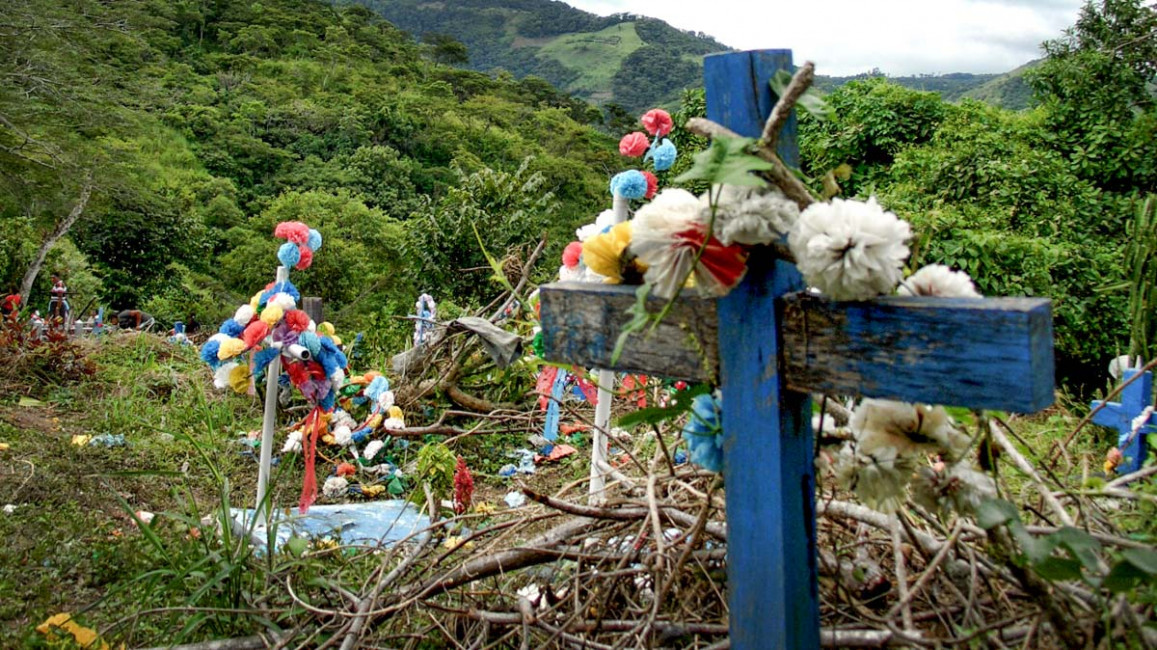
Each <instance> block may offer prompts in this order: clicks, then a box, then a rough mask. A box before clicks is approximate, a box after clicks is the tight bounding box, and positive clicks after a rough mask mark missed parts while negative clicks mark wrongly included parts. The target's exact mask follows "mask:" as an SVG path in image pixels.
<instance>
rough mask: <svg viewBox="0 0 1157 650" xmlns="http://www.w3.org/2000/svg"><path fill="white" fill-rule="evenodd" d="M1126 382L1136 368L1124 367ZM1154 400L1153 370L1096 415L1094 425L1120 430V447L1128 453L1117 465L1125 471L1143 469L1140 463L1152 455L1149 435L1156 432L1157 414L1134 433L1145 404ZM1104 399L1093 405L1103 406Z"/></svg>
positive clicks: (1135, 372)
mask: <svg viewBox="0 0 1157 650" xmlns="http://www.w3.org/2000/svg"><path fill="white" fill-rule="evenodd" d="M1122 374H1123V375H1124V376H1123V377H1122V379H1123V380H1124V381H1129V380H1130V379H1132V378H1133V377H1134V376H1136V374H1137V370H1135V369H1134V370H1125V372H1124V373H1122ZM1152 400H1153V373H1151V372H1146V373H1145V374H1144V375H1143V376H1141V377H1138V378H1137V379H1136V380H1135V381H1134V382H1133V383H1131V384H1129V385H1128V386H1126V387H1125V390H1123V391H1121V401H1120V402H1109V403H1108V404H1105V408H1103V409H1101V410H1100V411H1098V412H1097V413H1095V414H1094V415H1093V424H1099V425H1101V426H1103V427H1110V428H1113V429H1116V430H1117V434H1118V437H1117V447H1118V448H1119V449H1120V450H1121V453H1122V454H1124V455H1125V462H1124V463H1123V464H1122V465H1121V467H1120V468H1118V471H1120V472H1121V473H1123V474H1128V473H1130V472H1135V471H1137V470H1139V469H1141V464H1142V463H1144V462H1145V459H1146V458H1147V457H1148V456H1149V445H1148V442H1147V441H1146V436H1147V435H1148V434H1150V433H1157V414H1152V415H1150V416H1149V419H1148V421H1147V423H1146V424H1145V425H1143V426H1142V427H1141V428H1140V430H1138V431H1137V434H1136V435H1133V419H1134V418H1136V417H1137V416H1139V415H1141V413H1142V412H1144V410H1145V407H1147V406H1149V405H1150V404H1152V403H1153V402H1152ZM1102 403H1103V402H1101V400H1096V401H1094V402H1093V408H1097V407H1099V406H1101V404H1102Z"/></svg>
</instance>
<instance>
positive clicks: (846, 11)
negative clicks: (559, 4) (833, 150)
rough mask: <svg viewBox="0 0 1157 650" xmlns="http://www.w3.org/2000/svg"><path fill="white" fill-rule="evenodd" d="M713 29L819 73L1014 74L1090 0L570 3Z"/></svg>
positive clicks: (734, 43) (733, 42)
mask: <svg viewBox="0 0 1157 650" xmlns="http://www.w3.org/2000/svg"><path fill="white" fill-rule="evenodd" d="M564 1H565V2H566V3H567V4H570V5H572V6H575V7H578V8H579V9H584V10H586V11H590V12H593V13H596V14H600V15H604V16H605V15H608V14H612V13H619V12H628V13H633V14H642V15H644V16H652V17H655V18H661V19H662V20H665V21H667V22H668V23H670V24H671V25H674V26H675V27H678V28H680V29H685V30H694V31H701V32H706V33H707V34H709V35H711V36H713V37H715V38H716V40H718V41H720V42H721V43H723V44H724V45H728V46H730V47H734V48H737V49H741V50H746V49H759V48H790V49H792V50H794V54H795V60H796V62H797V63H798V62H801V61H804V60H812V61H815V62H816V72H818V73H820V74H827V75H850V74H856V73H858V72H865V71H868V70H871V69H872V68H879V69H880V70H881V71H883V72H886V73H888V74H892V75H907V74H918V73H932V74H943V73H947V72H977V73H979V72H1007V71H1008V70H1011V69H1013V68H1015V67H1017V66H1019V65H1021V64H1024V63H1027V62H1028V61H1031V60H1032V59H1035V58H1039V56H1040V43H1041V41H1044V40H1047V39H1050V38H1055V37H1056V36H1059V35H1060V34H1061V32H1062V31H1064V29H1065V28H1066V27H1069V26H1071V25H1072V24H1073V23H1074V22H1076V18H1077V12H1078V10H1079V9H1080V7H1081V5H1082V4H1084V2H1083V0H812V2H801V1H799V0H794V1H787V0H706V1H704V0H564Z"/></svg>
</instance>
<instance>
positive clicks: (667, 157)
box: [643, 138, 678, 172]
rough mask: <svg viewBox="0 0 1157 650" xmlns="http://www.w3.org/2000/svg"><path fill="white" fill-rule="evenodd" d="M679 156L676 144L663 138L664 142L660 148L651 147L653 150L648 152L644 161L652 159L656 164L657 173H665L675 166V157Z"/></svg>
mask: <svg viewBox="0 0 1157 650" xmlns="http://www.w3.org/2000/svg"><path fill="white" fill-rule="evenodd" d="M677 154H678V152H677V151H675V143H673V142H671V141H670V140H669V139H667V138H663V142H662V143H661V144H659V146H657V147H651V150H650V151H648V152H647V155H646V156H645V157H644V158H643V160H646V159H647V158H650V159H651V160H652V161H653V162H654V163H655V171H657V172H665V171H667V170H668V169H671V166H672V165H674V164H675V156H676V155H677Z"/></svg>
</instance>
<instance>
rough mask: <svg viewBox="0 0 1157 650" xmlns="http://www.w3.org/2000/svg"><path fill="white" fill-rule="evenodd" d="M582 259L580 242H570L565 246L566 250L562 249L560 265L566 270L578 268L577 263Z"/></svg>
mask: <svg viewBox="0 0 1157 650" xmlns="http://www.w3.org/2000/svg"><path fill="white" fill-rule="evenodd" d="M582 257H583V244H582V242H577V241H572V242H571V243H569V244H567V245H566V249H564V250H563V252H562V264H563V266H565V267H566V268H568V269H573V268H576V267H578V265H579V262H581V261H582Z"/></svg>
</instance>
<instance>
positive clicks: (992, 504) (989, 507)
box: [976, 499, 1019, 530]
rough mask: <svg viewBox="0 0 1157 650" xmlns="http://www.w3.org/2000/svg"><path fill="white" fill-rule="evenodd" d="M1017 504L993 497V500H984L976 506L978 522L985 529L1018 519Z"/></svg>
mask: <svg viewBox="0 0 1157 650" xmlns="http://www.w3.org/2000/svg"><path fill="white" fill-rule="evenodd" d="M1017 517H1019V514H1018V513H1017V510H1016V506H1014V505H1012V504H1011V503H1009V502H1008V501H1005V500H1004V499H992V500H991V501H983V502H981V504H980V505H979V506H978V507H977V508H976V523H978V524H980V527H981V528H983V529H985V530H990V529H992V528H996V527H997V526H1000V525H1001V524H1005V523H1008V522H1009V521H1011V520H1014V519H1017Z"/></svg>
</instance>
